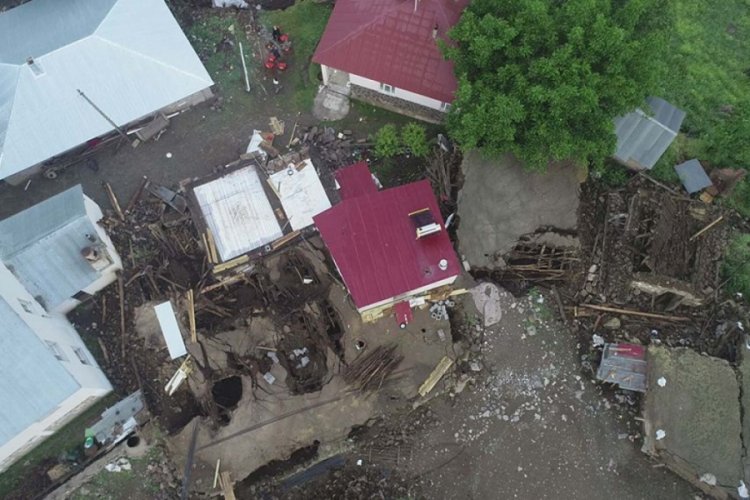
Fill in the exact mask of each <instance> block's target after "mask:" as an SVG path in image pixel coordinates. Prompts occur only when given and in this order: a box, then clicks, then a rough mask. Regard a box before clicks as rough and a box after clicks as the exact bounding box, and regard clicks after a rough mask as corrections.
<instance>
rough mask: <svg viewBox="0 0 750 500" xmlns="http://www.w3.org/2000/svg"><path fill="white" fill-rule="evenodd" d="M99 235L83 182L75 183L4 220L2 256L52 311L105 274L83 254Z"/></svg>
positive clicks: (0, 241)
mask: <svg viewBox="0 0 750 500" xmlns="http://www.w3.org/2000/svg"><path fill="white" fill-rule="evenodd" d="M87 235H96V228H95V227H94V222H93V221H92V220H91V219H90V218H89V216H88V215H87V214H86V208H85V205H84V194H83V190H82V189H81V186H80V185H78V186H74V187H72V188H70V189H67V190H65V191H63V192H62V193H59V194H57V195H55V196H53V197H51V198H48V199H46V200H44V201H43V202H41V203H37V204H36V205H34V206H32V207H30V208H27V209H26V210H24V211H22V212H19V213H17V214H16V215H13V216H11V217H9V218H7V219H5V220H2V221H0V260H2V261H3V262H4V263H5V264H6V265H7V266H8V267H9V268H12V270H13V274H15V275H16V277H17V278H18V281H20V282H21V284H23V286H24V287H25V288H26V290H28V291H29V293H30V294H31V295H33V296H34V297H36V298H37V300H39V301H40V302H42V303H43V304H44V305H45V307H46V308H47V309H48V310H51V309H54V308H56V307H57V306H59V305H60V304H61V303H63V302H64V301H65V300H67V299H68V298H70V297H72V296H73V295H74V294H75V293H76V292H79V291H81V290H82V289H84V288H86V287H88V286H89V285H91V283H93V282H94V281H96V280H97V279H98V278H99V277H100V276H101V273H100V272H98V271H96V270H95V269H94V268H93V267H91V264H89V263H88V262H86V260H85V259H83V258H82V257H81V249H82V248H84V247H86V246H88V245H91V240H89V239H88V237H87Z"/></svg>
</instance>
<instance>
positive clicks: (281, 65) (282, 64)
mask: <svg viewBox="0 0 750 500" xmlns="http://www.w3.org/2000/svg"><path fill="white" fill-rule="evenodd" d="M276 67H277V68H278V70H279V71H284V70H285V69H286V68H287V64H286V63H285V62H284V61H279V62H277V63H276Z"/></svg>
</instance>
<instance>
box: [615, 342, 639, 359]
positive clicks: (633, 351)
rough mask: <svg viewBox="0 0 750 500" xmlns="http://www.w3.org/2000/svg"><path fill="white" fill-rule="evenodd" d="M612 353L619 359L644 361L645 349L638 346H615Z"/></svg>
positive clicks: (622, 344)
mask: <svg viewBox="0 0 750 500" xmlns="http://www.w3.org/2000/svg"><path fill="white" fill-rule="evenodd" d="M612 351H613V352H614V353H615V356H618V357H621V358H634V359H646V348H645V347H643V346H642V345H638V344H625V343H621V344H615V345H614V347H612Z"/></svg>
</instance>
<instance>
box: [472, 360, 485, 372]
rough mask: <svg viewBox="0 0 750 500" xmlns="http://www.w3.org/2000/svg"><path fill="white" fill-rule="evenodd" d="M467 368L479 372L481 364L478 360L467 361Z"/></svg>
mask: <svg viewBox="0 0 750 500" xmlns="http://www.w3.org/2000/svg"><path fill="white" fill-rule="evenodd" d="M469 368H470V369H471V371H473V372H481V371H482V365H481V364H479V362H478V361H471V362H470V363H469Z"/></svg>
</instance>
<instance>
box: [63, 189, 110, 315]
mask: <svg viewBox="0 0 750 500" xmlns="http://www.w3.org/2000/svg"><path fill="white" fill-rule="evenodd" d="M83 203H84V206H85V207H86V215H88V217H89V219H91V222H92V223H93V224H94V227H95V228H96V236H97V237H98V238H99V240H100V241H101V242H102V243H104V246H105V247H106V249H107V254H108V255H109V258H110V260H111V261H112V263H111V264H110V265H109V266H107V267H106V268H105V269H103V270H102V271H101V276H100V277H99V278H98V279H96V280H95V281H93V282H92V283H91V284H90V285H89V286H87V287H86V288H84V289H83V290H81V291H83V292H86V293H88V294H89V295H94V294H96V293H97V292H98V291H100V290H102V289H103V288H104V287H106V286H107V285H109V284H110V283H112V282H113V281H115V280H116V279H117V272H118V271H121V270H122V259H120V255H119V254H118V253H117V250H116V249H115V245H114V244H113V243H112V240H111V239H110V237H109V235H108V234H107V232H106V231H105V230H104V228H103V227H102V226H101V225H100V224H99V223H98V221H100V220H102V217H103V216H104V215H103V214H102V210H101V208H99V205H97V204H96V203H95V202H94V200H92V199H91V198H89V197H88V196H86V195H83ZM80 303H81V301H80V300H77V299H74V298H73V297H70V298H68V300H66V301H64V302H63V303H61V304H60V305H59V306H58V307H56V308H55V312H59V313H62V314H66V313H69V312H70V311H72V310H73V309H74V308H75V307H76V306H78V305H79V304H80Z"/></svg>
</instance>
